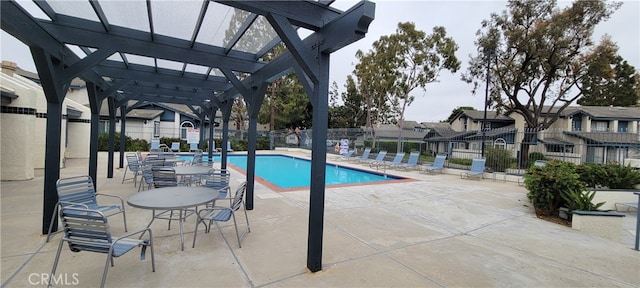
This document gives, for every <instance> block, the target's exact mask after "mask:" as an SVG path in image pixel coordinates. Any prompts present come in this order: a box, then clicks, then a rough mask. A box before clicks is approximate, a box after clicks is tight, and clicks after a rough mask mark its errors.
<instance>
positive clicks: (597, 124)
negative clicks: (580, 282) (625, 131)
mask: <svg viewBox="0 0 640 288" xmlns="http://www.w3.org/2000/svg"><path fill="white" fill-rule="evenodd" d="M607 131H609V121H591V132H607Z"/></svg>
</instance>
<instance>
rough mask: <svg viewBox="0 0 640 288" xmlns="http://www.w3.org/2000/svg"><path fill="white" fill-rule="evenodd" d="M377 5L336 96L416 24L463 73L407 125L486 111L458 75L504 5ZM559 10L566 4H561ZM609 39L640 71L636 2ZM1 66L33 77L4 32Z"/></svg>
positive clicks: (446, 82) (436, 87) (340, 1)
mask: <svg viewBox="0 0 640 288" xmlns="http://www.w3.org/2000/svg"><path fill="white" fill-rule="evenodd" d="M373 2H375V3H376V16H375V20H374V21H373V22H372V23H371V25H370V26H369V32H368V33H367V35H366V37H365V38H364V39H362V40H360V41H358V42H356V43H353V44H351V45H349V46H347V47H345V48H343V49H341V50H339V51H337V52H335V53H333V54H332V55H331V71H330V73H331V74H330V83H333V82H334V81H335V82H337V83H338V88H339V89H340V91H341V92H342V91H344V82H345V79H346V77H347V75H349V74H351V73H352V71H353V68H354V65H355V63H356V61H357V59H356V57H355V54H356V51H357V50H358V49H360V50H363V51H368V50H369V49H370V47H371V44H372V43H373V42H374V41H376V40H378V39H379V38H380V36H382V35H390V34H393V33H395V30H396V27H397V24H398V23H399V22H409V21H410V22H414V23H415V24H416V29H419V30H422V31H425V32H427V33H431V30H432V28H433V27H434V26H444V27H445V28H446V29H447V34H448V35H449V36H451V37H453V39H454V40H455V41H456V43H458V46H459V49H458V52H457V53H456V55H457V57H458V59H459V60H460V61H461V62H462V68H461V69H460V71H458V72H457V73H455V74H451V73H449V72H443V73H442V74H441V76H440V81H439V82H438V83H431V84H428V85H427V87H426V91H425V92H423V91H422V90H420V89H417V90H416V91H415V92H414V95H415V96H416V100H415V101H414V103H413V104H412V105H411V106H410V107H409V108H408V110H407V112H406V115H405V119H406V120H414V121H418V122H435V121H440V120H443V119H446V118H447V117H448V116H449V114H451V111H452V110H453V109H454V108H456V107H459V106H472V107H475V108H476V109H478V110H482V109H484V107H483V103H484V94H482V95H475V96H474V95H472V94H471V88H472V87H471V86H470V85H468V84H466V83H464V82H462V81H460V73H461V72H464V71H465V70H466V67H467V62H468V60H469V55H470V54H474V53H475V51H476V47H475V46H474V44H473V42H474V40H475V39H476V36H475V33H476V31H477V30H478V28H479V27H480V22H481V21H482V20H483V19H488V18H489V15H490V14H491V13H492V12H501V11H502V10H504V9H505V8H506V1H479V0H466V1H446V0H443V1H426V0H422V1H391V0H386V1H373ZM356 3H358V1H348V0H337V1H336V2H335V3H334V4H333V5H332V6H333V7H335V8H338V9H341V10H347V9H348V8H350V7H352V6H353V5H355V4H356ZM559 3H560V4H559V5H561V6H565V5H568V4H570V3H571V2H569V1H559ZM604 34H609V35H611V37H612V40H613V41H614V42H616V43H617V45H618V46H619V48H620V50H619V53H620V55H622V57H623V58H624V59H625V60H627V61H628V62H629V64H631V65H633V66H634V67H635V68H636V70H638V69H640V0H632V1H625V2H624V4H623V5H622V7H621V8H620V9H618V10H617V11H616V12H615V13H614V15H613V16H612V17H611V19H609V20H608V21H607V22H604V23H601V24H600V25H599V26H598V27H597V28H596V31H595V35H594V40H599V39H600V37H601V36H602V35H604ZM0 40H1V41H0V42H2V46H1V48H2V50H0V54H1V56H2V60H8V61H13V62H16V63H18V66H19V67H21V68H23V69H25V70H28V71H34V72H35V71H36V69H35V65H34V64H33V60H32V59H31V54H30V52H29V49H28V48H27V46H25V45H24V44H22V43H21V42H19V41H18V40H16V39H15V38H13V37H12V36H11V35H9V34H7V33H5V32H4V31H2V38H1V39H0Z"/></svg>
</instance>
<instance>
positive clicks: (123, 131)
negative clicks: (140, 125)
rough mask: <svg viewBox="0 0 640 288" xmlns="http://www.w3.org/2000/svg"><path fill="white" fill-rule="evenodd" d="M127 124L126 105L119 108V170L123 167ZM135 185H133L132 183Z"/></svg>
mask: <svg viewBox="0 0 640 288" xmlns="http://www.w3.org/2000/svg"><path fill="white" fill-rule="evenodd" d="M126 123H127V104H123V105H122V106H120V155H119V157H118V158H120V159H119V160H120V161H119V163H118V164H119V166H118V167H119V168H123V167H124V153H125V151H126V147H125V146H126V144H127V142H126V141H125V140H127V139H126V138H127V136H126V125H125V124H126ZM134 184H135V183H134Z"/></svg>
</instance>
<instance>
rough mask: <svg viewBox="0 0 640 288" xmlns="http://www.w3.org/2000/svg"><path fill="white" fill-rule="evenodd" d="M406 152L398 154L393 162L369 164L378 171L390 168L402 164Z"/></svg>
mask: <svg viewBox="0 0 640 288" xmlns="http://www.w3.org/2000/svg"><path fill="white" fill-rule="evenodd" d="M404 154H405V153H404V152H398V153H396V156H395V157H393V160H391V161H380V162H371V163H369V167H371V168H373V167H374V166H375V168H376V170H378V169H381V168H382V169H385V168H390V167H393V166H396V165H399V164H400V163H402V159H403V158H404Z"/></svg>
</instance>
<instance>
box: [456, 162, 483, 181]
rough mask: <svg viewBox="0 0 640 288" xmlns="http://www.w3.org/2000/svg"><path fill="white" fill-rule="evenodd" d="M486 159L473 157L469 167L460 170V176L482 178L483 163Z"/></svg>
mask: <svg viewBox="0 0 640 288" xmlns="http://www.w3.org/2000/svg"><path fill="white" fill-rule="evenodd" d="M485 163H486V159H473V160H472V162H471V169H469V171H467V172H462V173H461V174H460V178H478V180H480V179H484V165H485Z"/></svg>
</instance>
